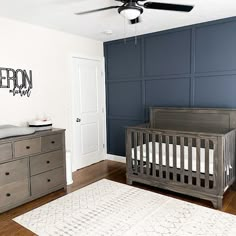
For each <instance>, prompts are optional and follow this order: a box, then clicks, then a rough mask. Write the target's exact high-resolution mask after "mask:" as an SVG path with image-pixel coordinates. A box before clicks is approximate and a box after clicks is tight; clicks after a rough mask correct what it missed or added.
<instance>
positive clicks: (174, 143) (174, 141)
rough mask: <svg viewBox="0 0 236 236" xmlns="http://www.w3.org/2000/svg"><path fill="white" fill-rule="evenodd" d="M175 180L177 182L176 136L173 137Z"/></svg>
mask: <svg viewBox="0 0 236 236" xmlns="http://www.w3.org/2000/svg"><path fill="white" fill-rule="evenodd" d="M173 168H174V171H173V180H174V181H177V169H176V136H173Z"/></svg>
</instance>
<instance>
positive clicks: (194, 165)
mask: <svg viewBox="0 0 236 236" xmlns="http://www.w3.org/2000/svg"><path fill="white" fill-rule="evenodd" d="M155 147H156V164H159V143H158V142H156V145H155ZM146 150H147V148H146V144H143V161H146V156H147V154H146ZM196 151H197V149H196V147H192V171H196V170H197V157H196ZM213 157H214V151H213V149H209V174H211V175H212V174H213V166H214V163H213V161H214V159H213ZM132 158H133V159H134V148H132ZM137 160H140V146H138V147H137ZM149 163H152V142H149ZM162 165H163V166H166V144H165V143H162ZM169 167H173V144H169ZM176 167H177V168H180V167H181V152H180V145H176ZM184 169H185V170H188V146H184ZM205 171H206V169H205V148H200V172H201V173H205Z"/></svg>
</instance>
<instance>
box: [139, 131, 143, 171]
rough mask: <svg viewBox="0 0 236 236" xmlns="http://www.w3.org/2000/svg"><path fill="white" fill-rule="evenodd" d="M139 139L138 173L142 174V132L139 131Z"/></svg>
mask: <svg viewBox="0 0 236 236" xmlns="http://www.w3.org/2000/svg"><path fill="white" fill-rule="evenodd" d="M139 141H140V143H139V144H140V173H141V174H143V133H142V132H140V133H139Z"/></svg>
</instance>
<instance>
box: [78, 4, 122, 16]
mask: <svg viewBox="0 0 236 236" xmlns="http://www.w3.org/2000/svg"><path fill="white" fill-rule="evenodd" d="M119 7H120V6H110V7H103V8H99V9H94V10H90V11H82V12H77V13H75V15H84V14H88V13H93V12H98V11H105V10H110V9H114V8H119Z"/></svg>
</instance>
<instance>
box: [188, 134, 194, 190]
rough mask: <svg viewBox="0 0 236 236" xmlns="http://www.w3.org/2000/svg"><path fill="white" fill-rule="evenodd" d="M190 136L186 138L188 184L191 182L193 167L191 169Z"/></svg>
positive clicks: (191, 143)
mask: <svg viewBox="0 0 236 236" xmlns="http://www.w3.org/2000/svg"><path fill="white" fill-rule="evenodd" d="M192 141H193V140H192V138H188V184H190V185H192V182H193V176H192V173H193V169H192V145H193V142H192Z"/></svg>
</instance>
